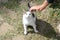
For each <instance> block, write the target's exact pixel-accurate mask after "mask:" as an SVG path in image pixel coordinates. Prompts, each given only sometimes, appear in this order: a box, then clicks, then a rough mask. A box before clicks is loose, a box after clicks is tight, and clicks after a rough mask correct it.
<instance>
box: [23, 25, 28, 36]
mask: <svg viewBox="0 0 60 40" xmlns="http://www.w3.org/2000/svg"><path fill="white" fill-rule="evenodd" d="M24 34H25V35H27V26H26V25H24Z"/></svg>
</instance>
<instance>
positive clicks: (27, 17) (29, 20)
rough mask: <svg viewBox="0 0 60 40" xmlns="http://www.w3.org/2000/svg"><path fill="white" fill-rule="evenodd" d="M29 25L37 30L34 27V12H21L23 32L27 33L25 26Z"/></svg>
mask: <svg viewBox="0 0 60 40" xmlns="http://www.w3.org/2000/svg"><path fill="white" fill-rule="evenodd" d="M29 25H31V26H32V27H33V28H34V31H35V32H38V31H37V29H36V16H35V14H34V13H31V12H30V11H27V12H26V13H24V14H23V26H24V34H25V35H26V34H27V27H28V26H29Z"/></svg>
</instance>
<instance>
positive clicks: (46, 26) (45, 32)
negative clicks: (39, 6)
mask: <svg viewBox="0 0 60 40" xmlns="http://www.w3.org/2000/svg"><path fill="white" fill-rule="evenodd" d="M37 30H38V31H39V33H37V34H39V35H42V36H44V37H47V38H55V39H57V37H56V32H55V30H54V28H53V27H52V25H50V23H47V22H45V21H43V20H40V19H37ZM29 33H34V31H29Z"/></svg>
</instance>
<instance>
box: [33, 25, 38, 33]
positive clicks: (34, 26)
mask: <svg viewBox="0 0 60 40" xmlns="http://www.w3.org/2000/svg"><path fill="white" fill-rule="evenodd" d="M33 28H34V31H35V32H36V33H37V32H38V30H37V29H36V25H35V24H34V25H33Z"/></svg>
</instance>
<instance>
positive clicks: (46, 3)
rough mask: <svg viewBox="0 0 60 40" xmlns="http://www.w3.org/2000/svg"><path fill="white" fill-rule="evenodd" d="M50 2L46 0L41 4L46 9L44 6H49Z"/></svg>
mask: <svg viewBox="0 0 60 40" xmlns="http://www.w3.org/2000/svg"><path fill="white" fill-rule="evenodd" d="M48 4H49V3H48V2H47V0H45V1H44V2H43V4H42V5H41V6H42V7H43V9H44V8H46V7H47V6H48Z"/></svg>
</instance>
